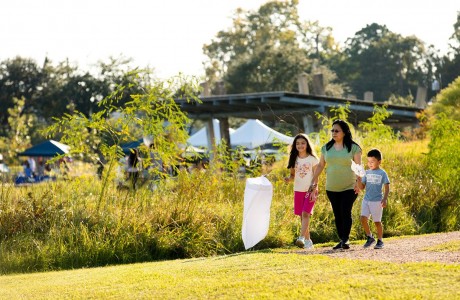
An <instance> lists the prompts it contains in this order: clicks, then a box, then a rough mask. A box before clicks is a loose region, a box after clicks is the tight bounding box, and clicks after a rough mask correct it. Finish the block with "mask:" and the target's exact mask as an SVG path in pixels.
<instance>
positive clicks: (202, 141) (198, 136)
mask: <svg viewBox="0 0 460 300" xmlns="http://www.w3.org/2000/svg"><path fill="white" fill-rule="evenodd" d="M212 126H213V128H214V137H215V139H216V142H217V144H220V141H221V139H222V138H221V136H220V125H219V120H217V119H212ZM233 131H235V130H234V129H232V128H230V134H231V133H232V132H233ZM207 137H208V131H207V130H206V127H203V128H201V129H200V130H198V131H197V132H195V133H194V134H192V135H191V136H190V137H189V138H188V140H187V144H189V145H192V146H195V147H208V139H207Z"/></svg>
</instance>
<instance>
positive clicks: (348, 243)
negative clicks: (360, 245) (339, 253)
mask: <svg viewBox="0 0 460 300" xmlns="http://www.w3.org/2000/svg"><path fill="white" fill-rule="evenodd" d="M342 249H344V250H348V249H350V242H349V241H346V242H342Z"/></svg>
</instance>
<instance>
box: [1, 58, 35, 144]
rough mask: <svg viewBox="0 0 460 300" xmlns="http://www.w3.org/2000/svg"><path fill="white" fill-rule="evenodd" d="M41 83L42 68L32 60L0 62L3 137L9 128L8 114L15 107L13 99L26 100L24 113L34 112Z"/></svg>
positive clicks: (22, 59)
mask: <svg viewBox="0 0 460 300" xmlns="http://www.w3.org/2000/svg"><path fill="white" fill-rule="evenodd" d="M41 82H42V80H41V72H40V68H39V66H38V65H37V63H36V62H35V61H34V60H32V59H26V58H21V57H15V58H13V59H7V60H5V61H2V62H0V111H1V112H2V113H0V125H1V128H2V130H1V131H2V132H3V135H6V131H7V130H8V127H9V125H8V114H7V113H6V112H7V111H8V109H9V108H13V107H14V106H15V103H14V100H13V99H14V98H17V99H22V98H23V99H26V100H25V102H24V105H23V108H22V112H24V113H27V112H29V113H30V112H33V111H34V106H36V100H37V92H38V90H39V89H40V86H41Z"/></svg>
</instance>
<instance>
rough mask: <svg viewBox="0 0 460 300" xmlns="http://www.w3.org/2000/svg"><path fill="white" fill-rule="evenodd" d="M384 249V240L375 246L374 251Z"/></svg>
mask: <svg viewBox="0 0 460 300" xmlns="http://www.w3.org/2000/svg"><path fill="white" fill-rule="evenodd" d="M382 248H383V242H382V240H378V241H377V244H375V247H374V249H382Z"/></svg>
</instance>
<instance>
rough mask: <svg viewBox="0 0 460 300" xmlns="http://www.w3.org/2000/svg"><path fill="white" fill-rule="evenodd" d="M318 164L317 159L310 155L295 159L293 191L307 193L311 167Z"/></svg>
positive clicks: (311, 172)
mask: <svg viewBox="0 0 460 300" xmlns="http://www.w3.org/2000/svg"><path fill="white" fill-rule="evenodd" d="M318 163H319V161H318V159H317V158H316V157H314V156H312V155H309V156H307V157H304V158H300V157H297V159H296V161H295V167H294V170H295V176H294V191H296V192H306V191H308V189H309V188H310V185H311V180H312V178H313V167H314V166H316V165H317V164H318Z"/></svg>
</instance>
